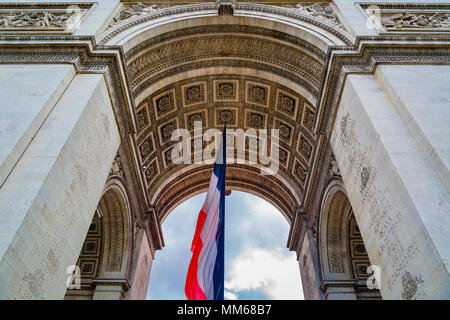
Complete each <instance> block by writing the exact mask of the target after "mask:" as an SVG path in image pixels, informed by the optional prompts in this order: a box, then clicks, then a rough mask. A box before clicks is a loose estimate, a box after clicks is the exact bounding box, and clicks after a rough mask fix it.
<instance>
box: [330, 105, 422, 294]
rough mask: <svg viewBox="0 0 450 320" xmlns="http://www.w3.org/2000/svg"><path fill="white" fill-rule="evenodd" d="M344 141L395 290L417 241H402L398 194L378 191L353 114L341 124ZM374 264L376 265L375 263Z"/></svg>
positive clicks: (343, 119) (414, 252)
mask: <svg viewBox="0 0 450 320" xmlns="http://www.w3.org/2000/svg"><path fill="white" fill-rule="evenodd" d="M339 125H340V141H341V143H342V146H343V148H344V151H345V153H346V156H347V158H348V161H349V162H350V163H351V164H352V166H353V168H354V169H355V170H356V173H357V176H358V177H359V181H358V182H357V183H359V185H360V194H361V199H362V200H363V201H365V202H366V203H368V209H367V211H368V212H367V214H368V218H369V219H370V223H368V228H369V229H371V230H372V232H374V233H375V234H376V237H377V238H376V239H377V240H378V241H377V242H378V249H377V254H378V256H380V257H382V256H384V255H387V256H389V258H390V262H391V268H392V269H391V277H390V279H389V280H388V281H387V283H386V286H387V288H388V289H391V288H392V287H393V285H394V283H395V282H396V281H397V280H399V279H400V278H401V277H403V275H404V273H405V271H406V270H405V268H406V267H407V266H408V265H409V262H410V260H411V259H412V258H413V257H414V255H415V254H416V252H417V250H418V244H417V243H416V241H415V240H410V241H409V242H408V243H407V244H405V243H404V241H400V239H399V237H398V235H397V234H398V228H399V226H400V225H401V222H402V220H403V218H404V217H403V215H404V214H403V212H402V211H400V208H393V206H392V203H391V200H390V199H391V197H392V194H394V192H393V191H392V190H390V188H389V186H388V187H386V188H385V190H379V189H377V188H376V185H375V180H376V177H377V172H376V169H375V168H374V167H373V166H372V165H371V164H370V159H369V158H368V156H367V154H368V151H367V150H365V149H364V148H363V147H362V146H361V144H360V142H359V141H358V136H357V134H356V131H355V121H354V120H353V119H351V118H350V114H349V113H347V114H345V115H344V116H343V117H342V119H341V121H340V124H339ZM372 262H373V261H372Z"/></svg>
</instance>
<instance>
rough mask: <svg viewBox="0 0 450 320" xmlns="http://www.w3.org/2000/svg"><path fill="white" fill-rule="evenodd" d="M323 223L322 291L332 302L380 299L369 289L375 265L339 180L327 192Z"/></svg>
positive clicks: (320, 245)
mask: <svg viewBox="0 0 450 320" xmlns="http://www.w3.org/2000/svg"><path fill="white" fill-rule="evenodd" d="M319 219H320V223H319V238H318V241H319V245H318V247H319V250H318V252H319V264H320V278H321V279H320V280H321V285H320V289H321V290H322V291H323V292H324V294H325V297H326V298H328V299H335V298H338V299H342V298H344V299H380V298H381V296H380V293H379V291H378V290H376V289H369V288H368V287H367V279H368V277H369V274H368V273H367V268H368V267H369V266H370V265H371V263H370V260H369V257H368V255H367V252H366V247H365V244H364V242H363V239H362V237H361V233H360V231H359V228H358V224H357V222H356V219H355V216H354V213H353V209H352V207H351V204H350V201H349V199H348V197H347V193H346V191H345V188H344V186H343V184H342V182H341V181H340V180H339V179H335V180H332V181H331V182H330V183H329V185H328V186H327V188H326V189H325V192H324V195H323V198H322V205H321V214H320V218H319Z"/></svg>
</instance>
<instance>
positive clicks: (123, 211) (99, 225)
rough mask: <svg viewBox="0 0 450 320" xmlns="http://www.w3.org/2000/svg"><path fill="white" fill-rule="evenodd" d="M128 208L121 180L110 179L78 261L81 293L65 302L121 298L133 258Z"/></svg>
mask: <svg viewBox="0 0 450 320" xmlns="http://www.w3.org/2000/svg"><path fill="white" fill-rule="evenodd" d="M132 239H133V234H132V222H131V207H130V202H129V199H128V192H127V189H126V187H125V184H124V181H123V179H122V178H120V177H118V176H113V177H111V178H110V179H109V180H108V181H107V183H106V185H105V188H104V191H103V194H102V196H101V199H100V201H99V203H98V205H97V209H96V211H95V213H94V217H93V219H92V222H91V225H90V227H89V231H88V233H87V235H86V239H85V242H84V244H83V247H82V249H81V252H80V256H79V258H78V261H77V266H79V267H80V272H81V290H70V289H68V290H67V292H66V296H65V299H122V298H123V297H124V296H125V294H126V291H127V290H128V289H129V287H130V284H129V275H130V271H131V258H132V243H131V242H132Z"/></svg>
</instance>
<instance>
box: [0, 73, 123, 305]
mask: <svg viewBox="0 0 450 320" xmlns="http://www.w3.org/2000/svg"><path fill="white" fill-rule="evenodd" d="M0 70H1V71H2V72H1V74H0V82H1V83H0V88H1V90H2V91H4V92H2V99H4V100H3V101H6V107H3V106H4V104H3V102H2V108H1V110H0V118H1V120H2V123H4V124H7V125H6V126H3V125H2V126H1V127H2V128H6V131H7V132H5V131H2V133H1V139H0V140H1V142H0V143H1V147H0V150H1V158H0V162H1V163H0V166H1V168H0V170H1V178H2V179H3V180H4V181H3V184H2V186H1V189H0V299H14V298H17V299H62V298H63V297H64V294H65V292H66V281H67V279H68V277H69V275H68V274H67V273H66V272H67V270H68V268H69V267H70V266H71V265H75V264H76V261H77V258H78V255H79V253H80V250H81V247H82V244H83V241H84V239H85V236H86V233H87V231H88V228H89V224H90V222H91V220H92V217H93V214H94V212H95V209H96V206H97V203H98V201H99V199H100V196H101V192H102V190H103V187H104V184H105V181H106V178H107V176H108V172H109V169H110V167H111V164H112V162H113V159H114V156H115V154H116V152H117V149H118V146H119V144H120V137H119V132H118V130H117V126H116V122H115V118H114V114H113V110H112V106H111V102H110V97H109V94H108V90H107V88H106V84H105V81H104V78H103V75H101V74H78V75H75V72H74V70H73V67H72V66H69V65H64V66H62V65H49V66H45V65H34V66H31V65H23V66H20V65H14V66H7V65H2V66H0ZM11 70H19V71H11ZM8 73H9V74H11V78H4V77H3V76H4V75H5V74H8ZM4 146H6V147H5V148H4Z"/></svg>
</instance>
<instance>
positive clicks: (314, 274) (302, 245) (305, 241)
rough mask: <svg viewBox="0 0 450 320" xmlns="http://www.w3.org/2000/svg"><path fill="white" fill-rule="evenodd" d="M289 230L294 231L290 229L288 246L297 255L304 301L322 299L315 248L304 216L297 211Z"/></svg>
mask: <svg viewBox="0 0 450 320" xmlns="http://www.w3.org/2000/svg"><path fill="white" fill-rule="evenodd" d="M291 228H293V229H296V230H293V229H291V233H292V235H291V236H290V243H288V246H289V247H290V249H291V250H295V251H296V253H297V260H298V265H299V268H300V276H301V279H302V287H303V295H304V297H305V300H320V299H324V296H323V293H322V292H321V291H320V275H319V263H318V260H317V247H316V245H315V243H314V237H313V234H312V231H311V229H310V227H309V219H308V217H307V216H306V214H304V213H302V212H300V211H297V212H296V214H295V219H294V223H293V226H292V227H291ZM292 237H297V238H298V240H294V239H292Z"/></svg>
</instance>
